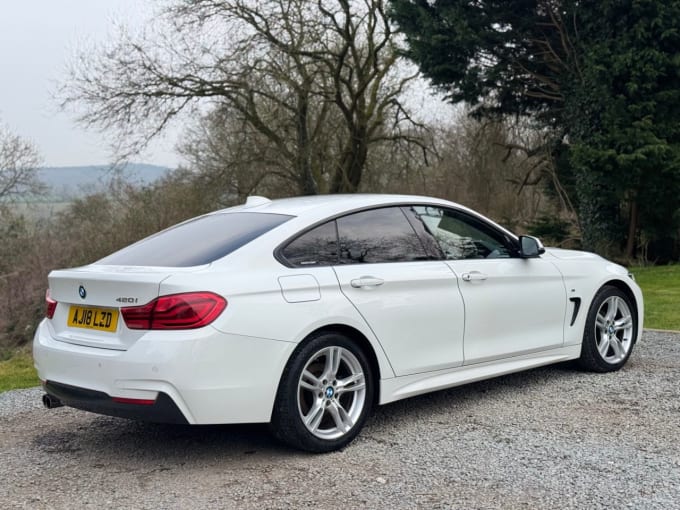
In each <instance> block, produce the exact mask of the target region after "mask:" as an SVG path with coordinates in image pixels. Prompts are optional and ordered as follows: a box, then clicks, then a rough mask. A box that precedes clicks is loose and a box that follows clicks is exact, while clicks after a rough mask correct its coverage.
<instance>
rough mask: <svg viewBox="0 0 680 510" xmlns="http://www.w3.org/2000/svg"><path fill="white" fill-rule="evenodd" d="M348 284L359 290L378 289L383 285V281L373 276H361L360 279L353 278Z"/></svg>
mask: <svg viewBox="0 0 680 510" xmlns="http://www.w3.org/2000/svg"><path fill="white" fill-rule="evenodd" d="M349 283H350V285H351V286H352V287H354V288H355V289H360V288H362V287H379V286H380V285H382V284H383V283H385V280H383V279H382V278H376V277H374V276H362V277H361V278H355V279H354V280H352V281H351V282H349Z"/></svg>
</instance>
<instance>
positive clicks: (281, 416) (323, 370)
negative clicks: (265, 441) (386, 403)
mask: <svg viewBox="0 0 680 510" xmlns="http://www.w3.org/2000/svg"><path fill="white" fill-rule="evenodd" d="M374 394H375V388H374V379H373V372H372V370H371V364H370V363H369V362H368V359H367V357H366V355H365V354H364V352H363V351H362V350H361V348H359V347H358V346H357V345H356V344H355V343H354V342H353V341H352V340H350V339H349V338H347V337H346V336H344V335H341V334H339V333H333V332H324V333H321V334H319V335H317V336H313V337H310V338H309V339H307V340H306V341H305V342H303V343H302V344H301V345H300V346H298V348H297V349H296V350H295V352H294V353H293V355H292V356H291V359H290V360H289V361H288V364H287V365H286V368H285V370H284V371H283V375H282V376H281V382H280V383H279V389H278V392H277V395H276V401H275V403H274V410H273V413H272V422H271V427H272V432H273V434H274V435H275V436H276V437H277V438H278V439H279V440H281V441H282V442H284V443H286V444H287V445H289V446H292V447H294V448H299V449H301V450H306V451H309V452H315V453H323V452H330V451H334V450H338V449H340V448H342V447H344V446H346V445H347V444H349V443H350V442H351V441H352V440H353V439H354V438H355V437H356V436H357V434H358V433H359V431H360V430H361V428H362V427H363V425H364V422H365V421H366V418H367V416H368V414H369V412H370V411H371V408H372V407H373V400H374Z"/></svg>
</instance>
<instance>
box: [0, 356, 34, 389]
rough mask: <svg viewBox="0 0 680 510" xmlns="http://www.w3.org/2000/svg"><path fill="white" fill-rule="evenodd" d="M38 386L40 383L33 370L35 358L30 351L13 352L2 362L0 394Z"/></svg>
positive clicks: (0, 363) (0, 367)
mask: <svg viewBox="0 0 680 510" xmlns="http://www.w3.org/2000/svg"><path fill="white" fill-rule="evenodd" d="M0 359H3V358H0ZM38 384H40V381H39V380H38V375H37V374H36V372H35V368H33V357H32V356H31V352H30V351H29V350H27V349H21V350H18V351H14V352H11V353H9V357H8V358H7V359H3V361H0V392H2V391H7V390H16V389H18V388H30V387H32V386H37V385H38Z"/></svg>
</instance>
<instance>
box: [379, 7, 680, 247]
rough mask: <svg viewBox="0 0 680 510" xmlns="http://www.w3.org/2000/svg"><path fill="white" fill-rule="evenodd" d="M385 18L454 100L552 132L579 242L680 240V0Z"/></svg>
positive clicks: (396, 11) (399, 11) (398, 12)
mask: <svg viewBox="0 0 680 510" xmlns="http://www.w3.org/2000/svg"><path fill="white" fill-rule="evenodd" d="M392 16H393V18H394V20H395V21H396V22H397V23H398V25H399V27H400V29H401V30H402V31H403V32H404V33H405V34H406V38H407V42H408V47H409V50H408V54H409V56H410V57H411V58H412V59H413V60H414V61H416V62H417V63H418V64H419V65H420V68H421V70H422V72H423V73H424V74H425V75H426V76H428V77H429V78H430V79H431V80H432V82H433V83H434V84H435V85H437V86H439V87H440V88H442V89H443V90H444V91H445V92H446V93H447V94H448V97H449V99H450V100H451V101H454V102H459V101H466V102H468V103H470V104H472V105H474V106H475V110H474V111H475V112H476V113H477V114H479V115H508V114H511V115H530V116H532V117H533V118H534V119H535V120H536V121H537V122H538V123H539V125H540V126H541V127H543V128H544V129H546V130H549V132H550V133H552V136H553V138H554V140H556V141H557V142H559V143H555V144H554V146H555V147H557V149H556V150H558V151H560V152H561V153H564V152H566V157H560V158H559V161H561V162H562V163H563V164H562V165H561V168H560V171H561V172H562V173H563V175H565V176H566V177H567V178H568V180H569V181H571V182H573V188H572V192H573V197H572V198H573V200H574V202H575V203H576V204H577V207H578V211H579V221H580V224H581V230H582V238H583V244H584V247H586V248H588V249H593V250H596V251H600V252H603V251H604V252H606V251H611V250H612V249H614V250H623V251H624V252H625V254H626V255H627V256H628V257H632V256H633V255H634V254H635V249H636V247H638V246H639V245H640V244H641V240H642V242H644V241H655V240H663V239H669V238H673V239H676V240H677V237H678V223H679V221H680V217H679V216H680V215H679V214H678V210H679V208H680V121H679V120H678V119H680V0H666V1H657V0H603V1H599V2H582V1H578V0H566V1H565V0H503V1H486V0H477V1H474V2H471V1H469V0H437V1H428V0H393V1H392ZM562 144H566V145H567V146H566V147H564V146H561V147H560V145H562Z"/></svg>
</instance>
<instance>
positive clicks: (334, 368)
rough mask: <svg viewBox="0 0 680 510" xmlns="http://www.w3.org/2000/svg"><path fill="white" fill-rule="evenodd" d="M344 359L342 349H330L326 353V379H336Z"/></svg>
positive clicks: (324, 371)
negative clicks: (341, 361)
mask: <svg viewBox="0 0 680 510" xmlns="http://www.w3.org/2000/svg"><path fill="white" fill-rule="evenodd" d="M341 359H342V349H341V348H340V347H329V348H328V351H327V352H326V366H325V367H324V370H323V373H324V377H325V378H327V379H334V378H335V377H336V376H337V373H338V370H339V369H340V360H341Z"/></svg>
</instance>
